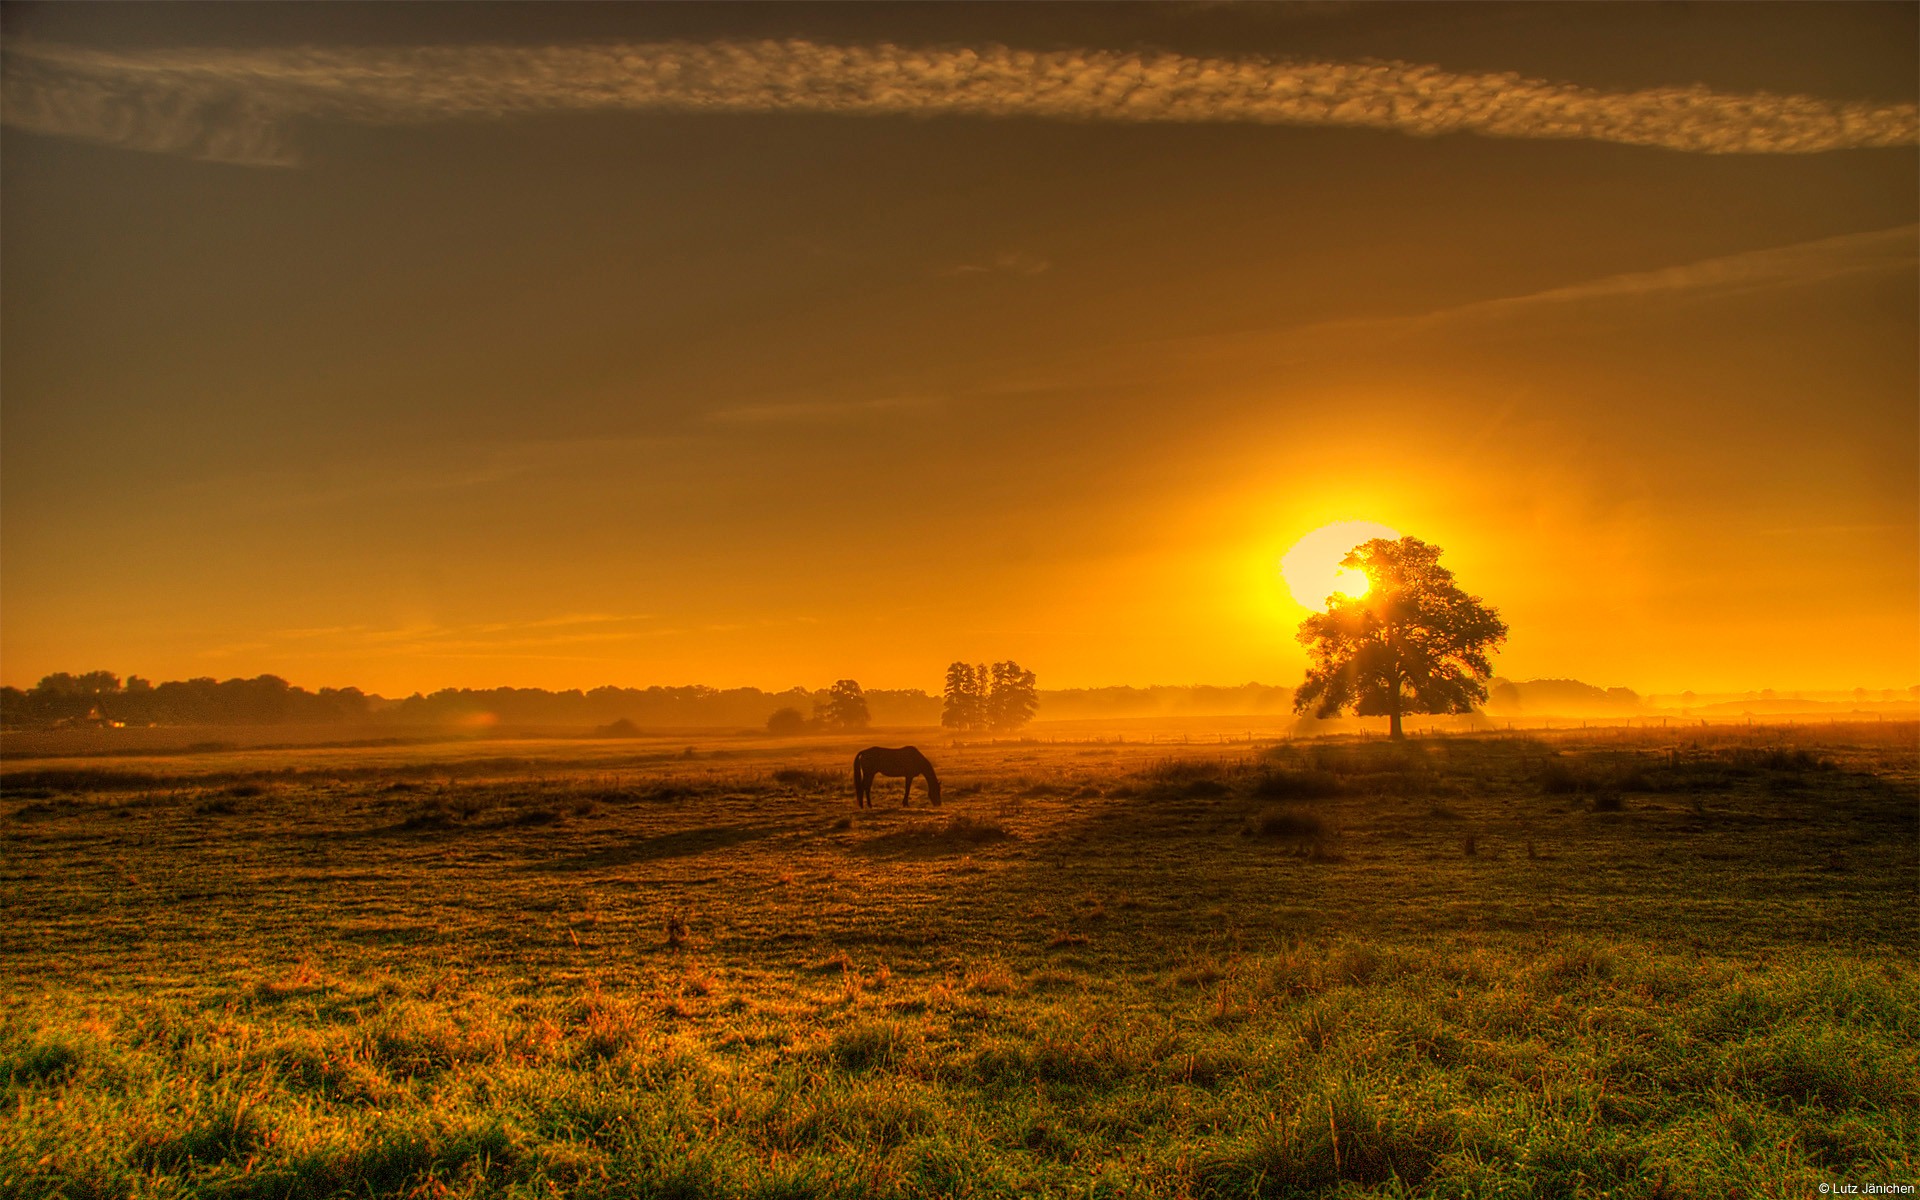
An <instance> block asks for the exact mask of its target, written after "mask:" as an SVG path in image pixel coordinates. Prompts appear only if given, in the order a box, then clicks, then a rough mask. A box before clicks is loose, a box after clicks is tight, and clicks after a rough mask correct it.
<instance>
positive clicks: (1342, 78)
mask: <svg viewBox="0 0 1920 1200" xmlns="http://www.w3.org/2000/svg"><path fill="white" fill-rule="evenodd" d="M595 110H627V111H636V112H648V111H653V112H661V111H665V112H719V113H769V112H800V113H823V114H852V115H914V116H943V115H950V116H975V117H1003V118H1004V117H1028V118H1044V119H1055V120H1081V121H1120V122H1243V123H1258V124H1272V125H1333V126H1348V127H1356V128H1368V129H1388V130H1397V131H1399V132H1402V133H1407V134H1412V135H1415V136H1434V135H1439V134H1446V133H1463V132H1465V133H1477V134H1481V135H1483V136H1488V137H1505V138H1561V139H1565V138H1583V139H1591V140H1595V141H1603V142H1618V143H1624V144H1627V145H1636V146H1654V147H1660V148H1663V149H1668V150H1679V151H1690V152H1698V153H1706V154H1796V153H1812V152H1817V151H1824V150H1838V149H1847V148H1855V147H1873V146H1908V145H1912V144H1914V143H1915V141H1916V137H1917V136H1920V106H1916V105H1914V104H1911V103H1876V102H1869V101H1833V100H1824V99H1819V98H1816V97H1811V96H1800V95H1774V94H1771V93H1764V92H1761V93H1750V94H1729V93H1722V92H1715V91H1712V90H1710V89H1708V88H1706V87H1703V86H1698V85H1695V86H1689V87H1660V88H1649V89H1645V90H1641V91H1632V92H1606V91H1598V90H1595V89H1591V88H1583V87H1579V86H1576V85H1573V84H1567V83H1554V82H1548V81H1544V80H1537V79H1528V78H1525V77H1523V76H1521V75H1518V74H1514V73H1480V74H1469V73H1458V72H1452V71H1446V70H1443V69H1441V68H1440V67H1437V66H1424V65H1418V64H1411V63H1401V62H1291V61H1284V60H1275V59H1269V58H1257V57H1250V58H1197V57H1191V56H1187V55H1180V54H1167V53H1127V52H1118V51H1105V50H1059V51H1029V50H1016V49H1010V48H1008V47H1004V46H986V47H982V48H978V49H937V50H916V49H910V48H905V47H899V46H894V45H889V44H879V45H870V46H832V45H821V44H817V43H814V42H809V41H802V40H792V41H747V42H716V43H691V42H659V43H638V44H600V45H575V46H547V47H515V46H441V47H425V48H412V49H400V48H358V49H356V48H281V49H265V50H230V49H201V50H168V51H152V52H146V53H128V52H118V51H108V50H98V49H86V48H78V47H70V46H60V45H53V44H45V43H31V42H28V43H16V44H14V45H12V46H9V47H8V49H7V53H6V62H5V79H4V111H5V122H6V124H8V125H11V126H13V127H14V128H17V129H23V130H31V131H33V132H36V133H43V134H53V135H57V136H64V137H75V138H83V139H87V140H91V141H97V142H105V143H108V144H111V145H116V146H122V147H126V148H129V149H137V150H148V151H156V152H162V153H173V154H184V155H189V156H192V157H196V158H203V159H213V160H219V161H226V162H235V163H247V164H254V165H271V166H283V165H288V164H290V163H293V162H295V161H297V154H296V151H295V149H294V145H293V139H292V135H291V127H292V125H293V124H294V123H295V122H297V121H299V120H302V119H315V120H329V121H347V122H357V123H362V124H375V125H391V124H423V123H431V122H436V121H446V120H455V119H475V118H501V117H511V116H516V115H525V114H536V113H565V112H585V111H595Z"/></svg>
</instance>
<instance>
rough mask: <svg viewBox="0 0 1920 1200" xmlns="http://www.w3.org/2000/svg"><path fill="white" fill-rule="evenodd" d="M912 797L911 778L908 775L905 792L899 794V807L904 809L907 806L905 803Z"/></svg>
mask: <svg viewBox="0 0 1920 1200" xmlns="http://www.w3.org/2000/svg"><path fill="white" fill-rule="evenodd" d="M912 796H913V776H911V775H909V776H907V786H906V790H905V791H902V792H901V793H900V807H901V808H905V807H906V806H907V801H908V800H909V799H910V798H912Z"/></svg>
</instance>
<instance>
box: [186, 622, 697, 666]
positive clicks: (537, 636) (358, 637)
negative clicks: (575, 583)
mask: <svg viewBox="0 0 1920 1200" xmlns="http://www.w3.org/2000/svg"><path fill="white" fill-rule="evenodd" d="M654 620H655V618H654V617H652V616H651V615H649V614H646V613H567V614H563V615H560V616H555V617H542V618H536V619H534V620H526V621H489V622H481V623H474V624H466V625H442V624H438V623H435V622H431V621H422V622H414V623H412V624H408V625H402V626H396V627H392V628H378V627H374V626H369V625H335V626H327V627H324V628H312V629H281V630H276V631H273V632H272V633H269V634H267V635H266V636H267V637H268V638H270V639H272V641H270V642H269V641H263V642H252V643H248V644H246V645H245V646H243V647H240V648H239V649H244V650H256V649H265V648H272V649H274V650H275V652H276V653H277V654H278V655H279V656H280V657H282V658H324V657H326V656H328V655H331V654H336V653H339V652H340V651H341V650H343V649H351V650H362V651H379V652H381V653H394V654H411V655H421V654H462V655H465V654H492V653H506V652H520V651H527V650H546V649H553V648H556V647H562V646H586V645H600V644H616V643H622V642H632V641H636V640H639V639H643V638H657V637H661V636H664V635H665V631H662V630H661V629H659V628H657V627H653V626H652V622H653V621H654ZM223 649H226V648H223Z"/></svg>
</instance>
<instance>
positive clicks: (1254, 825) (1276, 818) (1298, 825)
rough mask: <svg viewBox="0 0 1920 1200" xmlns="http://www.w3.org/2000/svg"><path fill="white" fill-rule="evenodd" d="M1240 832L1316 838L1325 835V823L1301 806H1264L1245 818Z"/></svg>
mask: <svg viewBox="0 0 1920 1200" xmlns="http://www.w3.org/2000/svg"><path fill="white" fill-rule="evenodd" d="M1242 832H1243V833H1244V834H1245V835H1246V836H1247V837H1266V838H1318V837H1325V836H1326V833H1327V825H1326V822H1324V821H1322V820H1321V819H1320V817H1319V815H1318V814H1317V813H1312V812H1309V811H1307V810H1306V809H1303V808H1294V807H1279V808H1264V809H1261V810H1260V811H1259V812H1258V813H1255V814H1254V815H1253V816H1251V817H1249V818H1247V823H1246V825H1245V826H1244V827H1243V830H1242Z"/></svg>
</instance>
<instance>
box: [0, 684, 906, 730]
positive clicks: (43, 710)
mask: <svg viewBox="0 0 1920 1200" xmlns="http://www.w3.org/2000/svg"><path fill="white" fill-rule="evenodd" d="M783 708H793V709H794V710H796V711H797V712H800V713H808V712H812V713H814V714H815V715H816V716H817V717H819V718H821V720H820V723H819V724H818V725H816V726H815V727H830V728H859V727H862V726H864V725H865V724H867V723H869V722H871V723H875V724H881V725H932V724H934V723H936V722H937V721H938V720H939V715H940V700H939V698H938V697H935V696H930V695H928V694H927V693H926V692H924V691H922V690H920V689H918V688H906V689H897V690H896V689H872V690H862V689H861V688H860V685H859V684H857V683H854V682H853V681H852V680H842V681H840V682H839V683H836V684H835V685H834V686H833V687H832V688H822V689H819V690H810V689H807V688H790V689H788V690H786V691H783V692H770V691H765V690H763V689H760V688H751V687H748V688H724V689H723V688H712V687H705V686H699V685H692V686H686V687H648V688H616V687H600V688H593V689H591V690H587V691H581V690H579V689H572V690H567V691H547V690H545V689H541V688H484V689H469V688H445V689H442V690H440V691H437V692H433V693H430V694H421V693H415V694H414V695H411V696H408V697H406V698H404V699H398V700H391V699H386V698H383V697H380V696H377V695H370V694H367V693H365V692H362V691H361V690H360V689H358V688H321V689H320V690H319V691H318V692H312V691H308V690H307V689H305V688H300V687H295V686H294V685H292V684H289V683H288V682H287V681H286V680H284V679H281V678H279V677H278V676H275V675H262V676H259V677H258V678H255V679H226V680H215V679H211V678H204V679H188V680H181V681H177V682H169V683H161V684H151V683H149V682H148V681H146V680H144V679H142V678H140V677H139V676H137V675H135V676H130V677H128V678H127V680H126V681H125V683H124V684H123V683H122V682H121V679H120V677H119V676H118V675H115V674H114V673H112V672H110V671H89V672H86V673H85V674H79V675H75V674H70V673H67V672H61V673H59V674H55V675H49V676H47V677H46V678H44V679H42V680H41V681H40V682H39V683H37V684H35V685H34V686H33V687H31V688H26V689H21V688H17V687H7V688H0V725H3V726H4V727H6V728H9V729H22V728H36V727H37V728H45V727H49V726H56V725H112V724H115V723H119V724H124V725H149V724H151V725H275V724H331V723H345V722H370V723H376V724H381V725H406V726H434V725H456V726H477V725H512V726H550V727H594V726H603V725H609V724H612V723H613V722H616V721H620V720H625V721H628V722H630V723H631V724H632V725H634V726H635V727H636V728H639V729H648V728H671V727H677V728H694V727H705V728H727V727H741V728H757V727H760V726H762V725H764V724H765V723H766V721H767V718H768V716H769V714H771V713H774V712H776V711H779V710H781V709H783ZM801 724H802V727H803V728H805V727H806V725H807V718H806V717H804V716H803V717H802V718H801Z"/></svg>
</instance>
